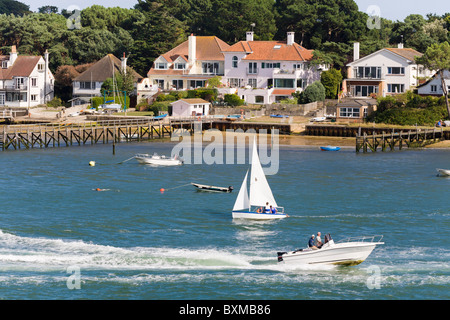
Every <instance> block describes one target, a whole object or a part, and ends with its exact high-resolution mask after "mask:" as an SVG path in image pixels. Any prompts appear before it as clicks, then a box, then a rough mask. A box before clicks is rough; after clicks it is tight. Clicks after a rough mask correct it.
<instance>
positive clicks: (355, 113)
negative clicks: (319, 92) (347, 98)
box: [339, 108, 360, 118]
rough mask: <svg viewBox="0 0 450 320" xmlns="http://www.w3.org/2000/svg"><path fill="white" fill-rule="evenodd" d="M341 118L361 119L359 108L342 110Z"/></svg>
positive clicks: (340, 112)
mask: <svg viewBox="0 0 450 320" xmlns="http://www.w3.org/2000/svg"><path fill="white" fill-rule="evenodd" d="M339 117H341V118H359V117H360V111H359V108H340V109H339Z"/></svg>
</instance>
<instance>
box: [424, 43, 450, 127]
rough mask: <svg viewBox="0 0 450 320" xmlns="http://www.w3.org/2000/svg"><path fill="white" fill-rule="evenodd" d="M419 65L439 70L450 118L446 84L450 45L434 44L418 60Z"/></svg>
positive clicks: (449, 63) (449, 65)
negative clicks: (445, 75)
mask: <svg viewBox="0 0 450 320" xmlns="http://www.w3.org/2000/svg"><path fill="white" fill-rule="evenodd" d="M416 60H417V63H418V64H422V65H423V66H424V67H426V68H428V69H430V70H437V72H438V73H439V76H440V78H441V86H442V92H443V93H444V96H445V104H446V106H447V111H448V116H449V118H450V106H449V101H448V89H447V85H446V84H445V78H444V70H450V44H449V43H448V42H444V43H441V44H437V43H434V44H432V45H431V46H430V47H428V49H427V51H426V52H425V54H424V55H423V56H422V57H418V58H416Z"/></svg>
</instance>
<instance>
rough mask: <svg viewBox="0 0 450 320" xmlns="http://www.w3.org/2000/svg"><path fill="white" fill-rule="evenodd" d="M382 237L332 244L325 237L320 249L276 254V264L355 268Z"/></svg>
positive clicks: (354, 239)
mask: <svg viewBox="0 0 450 320" xmlns="http://www.w3.org/2000/svg"><path fill="white" fill-rule="evenodd" d="M381 239H383V236H370V237H359V238H348V239H345V240H342V241H339V242H336V243H334V241H333V239H331V236H330V235H329V234H328V235H326V236H325V244H324V245H323V246H322V247H321V248H320V249H311V248H307V249H299V250H296V251H292V252H278V263H283V264H286V265H299V266H301V265H311V264H331V265H343V266H356V265H358V264H360V263H362V262H363V261H364V260H366V259H367V257H368V256H369V255H370V254H371V253H372V251H373V249H375V247H376V246H377V245H381V244H384V242H381Z"/></svg>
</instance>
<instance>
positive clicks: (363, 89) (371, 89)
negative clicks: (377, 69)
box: [350, 86, 378, 97]
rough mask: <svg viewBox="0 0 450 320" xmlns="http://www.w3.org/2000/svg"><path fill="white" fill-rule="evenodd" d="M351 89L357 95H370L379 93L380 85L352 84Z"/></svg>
mask: <svg viewBox="0 0 450 320" xmlns="http://www.w3.org/2000/svg"><path fill="white" fill-rule="evenodd" d="M350 90H351V93H352V95H353V96H355V97H369V96H370V95H371V94H372V93H375V94H377V93H378V86H352V87H351V89H350Z"/></svg>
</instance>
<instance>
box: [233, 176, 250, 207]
mask: <svg viewBox="0 0 450 320" xmlns="http://www.w3.org/2000/svg"><path fill="white" fill-rule="evenodd" d="M247 176H248V170H247V173H246V174H245V178H244V181H243V182H242V186H241V189H240V190H239V194H238V196H237V198H236V202H235V203H234V207H233V211H239V210H244V209H248V208H250V205H249V201H248V193H247Z"/></svg>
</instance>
